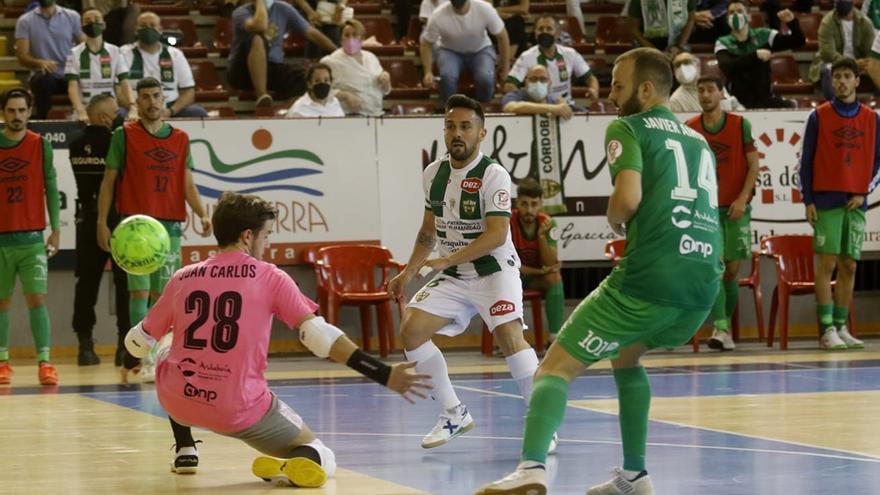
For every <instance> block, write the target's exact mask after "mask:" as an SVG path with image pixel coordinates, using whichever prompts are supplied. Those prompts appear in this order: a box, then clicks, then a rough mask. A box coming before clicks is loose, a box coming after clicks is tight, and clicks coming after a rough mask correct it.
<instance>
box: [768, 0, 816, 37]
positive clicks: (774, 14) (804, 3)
mask: <svg viewBox="0 0 880 495" xmlns="http://www.w3.org/2000/svg"><path fill="white" fill-rule="evenodd" d="M782 3H785V4H786V5H788V6H790V7H791V10H793V11H794V12H800V13H804V14H806V13H807V12H810V11H812V10H813V3H817V2H816V0H794V1H790V0H783V1H780V0H765V1H764V3H763V5H761V11H762V12H764V18H765V19H767V27H769V28H771V29H776V30H777V31H781V30H782V26H781V25H780V24H779V20H780V19H779V11H780V9H781V8H782Z"/></svg>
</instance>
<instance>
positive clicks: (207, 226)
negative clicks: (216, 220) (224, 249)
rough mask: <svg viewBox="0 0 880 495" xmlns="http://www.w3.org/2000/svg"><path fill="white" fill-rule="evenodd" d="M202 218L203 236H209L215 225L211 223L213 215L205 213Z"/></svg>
mask: <svg viewBox="0 0 880 495" xmlns="http://www.w3.org/2000/svg"><path fill="white" fill-rule="evenodd" d="M200 220H201V221H202V237H208V236H209V235H211V232H213V230H214V227H213V226H212V225H211V217H209V216H208V215H204V216H203V217H201V218H200Z"/></svg>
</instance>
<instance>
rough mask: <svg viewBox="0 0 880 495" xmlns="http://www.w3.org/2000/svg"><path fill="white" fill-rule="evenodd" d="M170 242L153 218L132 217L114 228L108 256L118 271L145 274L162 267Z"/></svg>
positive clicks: (166, 232)
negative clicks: (110, 255) (109, 255)
mask: <svg viewBox="0 0 880 495" xmlns="http://www.w3.org/2000/svg"><path fill="white" fill-rule="evenodd" d="M170 253H171V239H170V238H169V237H168V231H166V230H165V227H163V226H162V224H161V223H160V222H159V221H158V220H156V219H155V218H153V217H150V216H147V215H132V216H130V217H128V218H126V219H125V220H123V221H122V222H120V223H119V225H117V226H116V228H115V229H114V230H113V237H111V238H110V254H112V255H113V260H114V261H116V264H117V265H119V267H120V268H122V269H123V270H125V271H126V272H128V273H130V274H132V275H149V274H151V273H153V272H155V271H156V270H158V269H159V267H161V266H162V265H164V264H165V258H167V257H168V255H169V254H170Z"/></svg>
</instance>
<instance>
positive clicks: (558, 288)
mask: <svg viewBox="0 0 880 495" xmlns="http://www.w3.org/2000/svg"><path fill="white" fill-rule="evenodd" d="M544 313H545V314H546V315H547V323H548V324H549V325H550V333H552V334H556V333H559V329H560V328H562V323H563V322H564V321H565V293H564V292H563V291H562V282H557V283H555V284H553V285H551V286H550V287H548V288H547V292H545V293H544Z"/></svg>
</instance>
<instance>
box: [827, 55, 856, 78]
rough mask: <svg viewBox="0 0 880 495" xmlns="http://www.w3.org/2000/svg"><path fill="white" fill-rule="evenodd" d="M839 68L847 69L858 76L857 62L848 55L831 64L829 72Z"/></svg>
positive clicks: (832, 72)
mask: <svg viewBox="0 0 880 495" xmlns="http://www.w3.org/2000/svg"><path fill="white" fill-rule="evenodd" d="M841 69H849V70H851V71H852V73H853V74H855V76H856V77H859V64H858V62H856V61H855V60H853V59H852V58H850V57H843V58H841V59H840V60H838V61H837V62H834V63H833V64H831V74H834V72H835V71H838V70H841Z"/></svg>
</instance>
